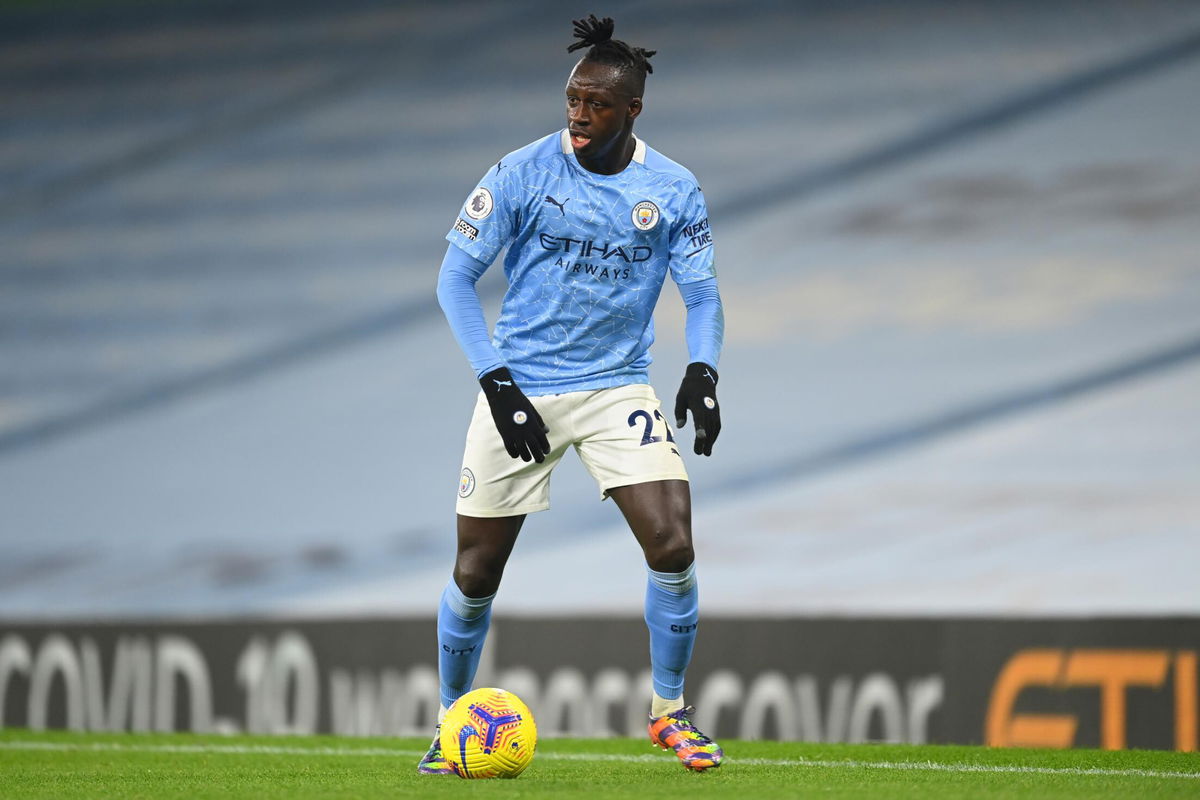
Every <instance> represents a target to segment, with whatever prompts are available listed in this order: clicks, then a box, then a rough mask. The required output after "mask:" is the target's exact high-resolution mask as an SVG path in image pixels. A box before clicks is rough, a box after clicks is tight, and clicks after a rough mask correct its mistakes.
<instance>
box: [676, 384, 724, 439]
mask: <svg viewBox="0 0 1200 800" xmlns="http://www.w3.org/2000/svg"><path fill="white" fill-rule="evenodd" d="M689 411H690V412H692V425H693V426H694V427H695V428H696V443H695V445H693V447H692V449H693V450H694V451H695V452H696V455H698V456H699V455H706V456H711V455H712V449H713V443H714V442H716V441H717V436H718V435H719V434H720V433H721V404H720V403H718V402H717V371H716V370H715V369H713V368H712V367H710V366H709V365H708V364H705V363H704V362H703V361H693V362H692V363H691V364H688V366H687V372H685V373H684V375H683V383H682V384H680V386H679V394H677V395H675V427H677V428H682V427H683V426H684V425H685V424H686V423H687V415H688V412H689Z"/></svg>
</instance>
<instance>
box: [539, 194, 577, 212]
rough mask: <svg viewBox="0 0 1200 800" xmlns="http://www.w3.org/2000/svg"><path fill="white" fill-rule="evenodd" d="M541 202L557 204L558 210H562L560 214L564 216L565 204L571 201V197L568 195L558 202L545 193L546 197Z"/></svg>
mask: <svg viewBox="0 0 1200 800" xmlns="http://www.w3.org/2000/svg"><path fill="white" fill-rule="evenodd" d="M543 202H546V203H549V204H550V205H552V206H558V210H559V211H560V212H562V215H563V216H564V217H565V216H566V215H567V209H566V205H567V203H569V202H571V198H569V197H568V198H567V199H566V200H563V201H562V202H561V203H560V202H558V201H557V200H555V199H554V198H553V197H551V196H550V195H546V199H545V200H544V201H543Z"/></svg>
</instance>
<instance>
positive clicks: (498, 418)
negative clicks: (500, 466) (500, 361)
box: [479, 367, 550, 464]
mask: <svg viewBox="0 0 1200 800" xmlns="http://www.w3.org/2000/svg"><path fill="white" fill-rule="evenodd" d="M479 385H480V386H482V387H483V396H484V397H486V398H487V401H488V406H489V407H490V408H491V409H492V420H493V421H494V422H495V423H496V430H498V431H499V432H500V438H501V439H503V440H504V449H505V450H507V451H508V454H509V455H510V456H512V457H513V458H520V459H521V460H522V461H529V460H531V459H532V460H533V461H536V462H538V463H539V464H540V463H542V462H543V461H545V460H546V456H547V455H548V454H549V453H550V440H549V439H547V438H546V434H547V433H549V432H550V429H549V428H547V427H546V425H545V423H543V422H542V416H541V414H539V413H538V412H537V409H536V408H534V407H533V403H531V402H529V398H528V397H526V396H525V393H524V392H522V391H521V389H520V387H518V386H517V382H516V381H514V380H513V376H512V374H511V373H510V372H509V371H508V367H501V368H500V369H494V370H492V371H491V372H489V373H487V374H486V375H484V376H483V377H482V378H480V379H479Z"/></svg>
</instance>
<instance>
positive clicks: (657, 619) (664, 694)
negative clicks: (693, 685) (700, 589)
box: [646, 563, 699, 717]
mask: <svg viewBox="0 0 1200 800" xmlns="http://www.w3.org/2000/svg"><path fill="white" fill-rule="evenodd" d="M646 572H647V573H648V579H647V582H646V627H647V628H649V630H650V671H651V675H652V676H653V680H654V698H653V703H652V708H651V715H652V716H656V717H657V716H662V715H663V714H666V713H669V712H671V711H674V710H676V709H679V708H682V707H683V680H684V673H685V672H686V671H687V666H688V664H689V663H690V662H691V660H692V647H693V645H694V644H695V642H696V624H697V620H698V619H699V612H698V606H699V603H698V593H697V590H696V565H695V564H694V563H693V564H692V565H690V566H689V567H688V568H687V569H685V570H684V571H683V572H657V571H655V570H652V569H649V568H647V570H646Z"/></svg>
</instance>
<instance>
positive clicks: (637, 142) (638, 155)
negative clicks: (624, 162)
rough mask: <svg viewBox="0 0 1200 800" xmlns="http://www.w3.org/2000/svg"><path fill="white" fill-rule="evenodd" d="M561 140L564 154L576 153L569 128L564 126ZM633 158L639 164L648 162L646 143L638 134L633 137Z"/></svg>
mask: <svg viewBox="0 0 1200 800" xmlns="http://www.w3.org/2000/svg"><path fill="white" fill-rule="evenodd" d="M559 140H560V141H561V142H562V151H563V155H575V148H573V147H571V132H570V131H569V130H567V129H566V128H563V129H562V134H560V136H559ZM633 160H634V161H635V162H637V163H638V164H645V163H646V143H645V142H643V141H642V140H641V139H639V138H638V137H636V136H634V137H633Z"/></svg>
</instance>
